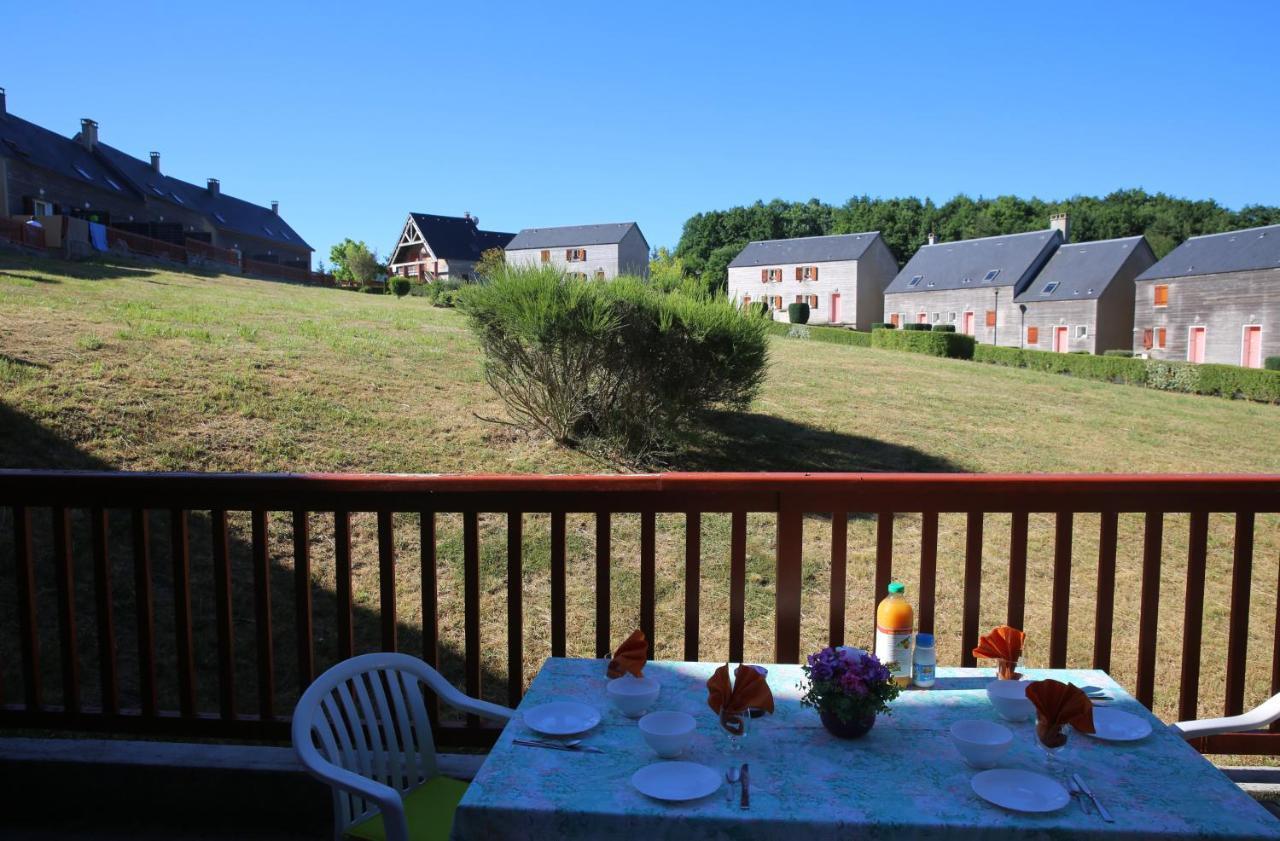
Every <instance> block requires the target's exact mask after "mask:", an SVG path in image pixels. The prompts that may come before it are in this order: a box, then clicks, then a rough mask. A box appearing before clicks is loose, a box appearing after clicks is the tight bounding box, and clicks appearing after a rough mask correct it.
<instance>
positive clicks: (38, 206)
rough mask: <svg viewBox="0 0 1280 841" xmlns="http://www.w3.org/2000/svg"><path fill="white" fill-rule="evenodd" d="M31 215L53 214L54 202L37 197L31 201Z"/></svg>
mask: <svg viewBox="0 0 1280 841" xmlns="http://www.w3.org/2000/svg"><path fill="white" fill-rule="evenodd" d="M31 215H32V216H52V215H53V204H52V203H50V202H47V201H41V200H40V199H35V200H34V201H32V202H31Z"/></svg>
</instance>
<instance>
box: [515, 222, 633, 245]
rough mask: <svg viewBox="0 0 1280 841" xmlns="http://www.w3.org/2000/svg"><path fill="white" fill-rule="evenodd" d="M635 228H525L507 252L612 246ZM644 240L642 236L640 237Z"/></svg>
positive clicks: (617, 225) (620, 224)
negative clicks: (580, 246)
mask: <svg viewBox="0 0 1280 841" xmlns="http://www.w3.org/2000/svg"><path fill="white" fill-rule="evenodd" d="M632 228H637V230H638V226H637V225H636V223H635V222H612V223H610V224H607V225H568V226H565V227H562V228H525V229H524V230H523V231H521V232H520V233H518V234H516V237H515V239H513V240H511V242H509V243H507V250H508V251H518V250H520V249H522V248H565V247H570V246H576V245H613V244H615V243H619V242H622V238H623V237H625V236H626V235H627V234H628V233H630V231H631V229H632ZM640 238H641V239H643V238H644V234H641V235H640Z"/></svg>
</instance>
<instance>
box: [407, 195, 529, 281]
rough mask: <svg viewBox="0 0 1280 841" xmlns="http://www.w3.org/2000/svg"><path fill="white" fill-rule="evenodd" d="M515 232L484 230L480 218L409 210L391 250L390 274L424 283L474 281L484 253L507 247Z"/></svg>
mask: <svg viewBox="0 0 1280 841" xmlns="http://www.w3.org/2000/svg"><path fill="white" fill-rule="evenodd" d="M514 236H515V234H508V233H503V232H501V231H483V230H481V229H480V219H479V217H476V216H472V215H471V214H470V213H469V212H468V213H463V214H462V215H461V216H436V215H435V214H432V213H410V214H409V218H408V219H406V220H405V223H404V227H403V228H402V229H401V231H400V239H399V240H398V241H397V242H396V246H395V248H393V249H392V250H391V259H390V261H389V267H390V270H391V274H393V275H400V276H401V277H408V278H412V279H415V280H416V279H419V278H420V279H421V280H422V281H424V282H430V281H433V280H447V279H449V278H454V279H458V280H471V279H472V278H474V277H475V271H476V263H478V262H479V261H480V257H481V255H483V254H484V252H486V251H488V250H490V249H492V248H496V249H498V250H499V251H501V250H502V249H504V248H506V246H507V243H509V242H511V239H512V237H514Z"/></svg>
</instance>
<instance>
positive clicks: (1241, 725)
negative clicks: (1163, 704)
mask: <svg viewBox="0 0 1280 841" xmlns="http://www.w3.org/2000/svg"><path fill="white" fill-rule="evenodd" d="M1277 719H1280V695H1275V696H1272V697H1271V698H1270V699H1268V700H1267V701H1264V702H1263V703H1262V704H1260V705H1258V706H1256V707H1254V708H1253V709H1251V710H1249V711H1248V712H1245V713H1241V714H1240V715H1229V716H1225V717H1222V718H1204V719H1200V720H1198V721H1179V722H1177V723H1176V724H1170V725H1169V727H1170V728H1171V729H1172V730H1173V731H1174V732H1175V733H1177V734H1178V735H1179V736H1181V737H1182V738H1184V739H1199V738H1202V737H1204V736H1220V735H1222V734H1223V733H1244V732H1247V731H1249V730H1260V729H1262V728H1263V727H1266V726H1267V725H1269V724H1271V723H1272V722H1273V721H1276V720H1277Z"/></svg>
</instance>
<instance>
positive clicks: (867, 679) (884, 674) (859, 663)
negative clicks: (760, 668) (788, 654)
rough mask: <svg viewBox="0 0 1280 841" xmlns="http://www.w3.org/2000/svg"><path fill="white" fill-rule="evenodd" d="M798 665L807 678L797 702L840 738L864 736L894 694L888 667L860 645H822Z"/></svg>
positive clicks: (885, 711) (893, 685)
mask: <svg viewBox="0 0 1280 841" xmlns="http://www.w3.org/2000/svg"><path fill="white" fill-rule="evenodd" d="M801 668H803V669H804V673H805V677H806V678H807V680H806V681H804V682H802V683H801V684H800V688H801V689H803V690H804V696H803V697H802V698H801V699H800V703H801V704H803V705H804V706H806V707H812V708H813V709H815V710H817V711H818V715H819V717H821V719H822V726H823V727H826V728H827V730H828V731H830V733H831V734H832V735H834V736H837V737H839V738H841V739H857V738H858V737H860V736H865V735H866V734H867V732H868V731H870V730H871V728H872V727H873V726H874V725H875V723H876V716H877V715H878V714H880V713H886V714H888V712H889V702H890V701H892V700H893V699H894V698H897V697H898V692H899V687H898V686H897V685H896V684H895V683H894V682H893V678H892V677H891V676H890V674H889V669H888V668H887V667H886V666H885V665H884V664H883V663H881V662H880V660H879V659H877V658H876V656H875V655H874V654H869V653H868V652H866V651H863V650H862V649H860V648H850V647H848V646H844V645H842V646H839V647H835V648H824V649H822V650H821V651H819V652H818V653H816V654H810V655H809V661H808V663H806V664H805V665H804V666H802V667H801Z"/></svg>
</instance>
